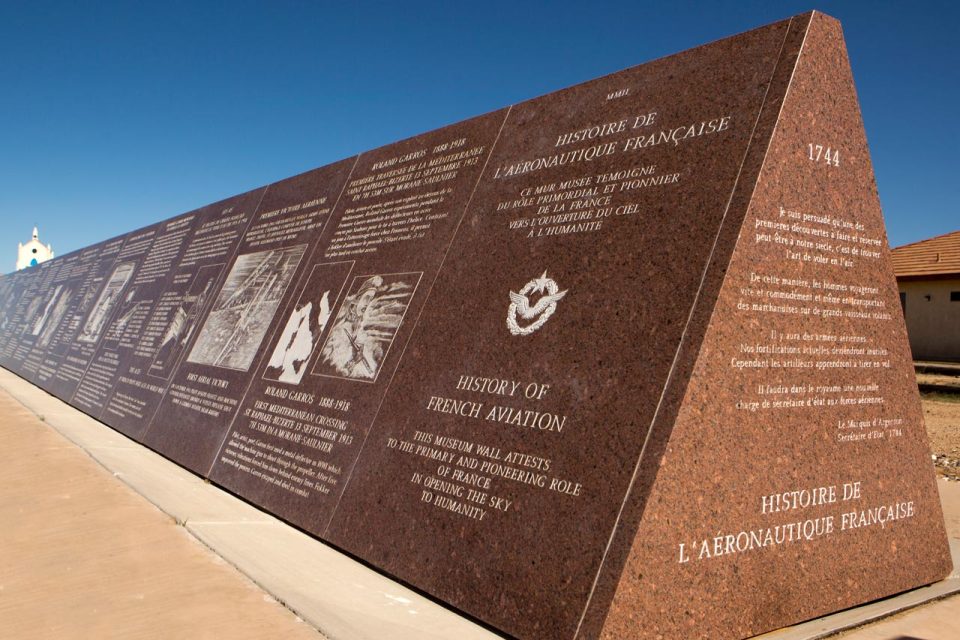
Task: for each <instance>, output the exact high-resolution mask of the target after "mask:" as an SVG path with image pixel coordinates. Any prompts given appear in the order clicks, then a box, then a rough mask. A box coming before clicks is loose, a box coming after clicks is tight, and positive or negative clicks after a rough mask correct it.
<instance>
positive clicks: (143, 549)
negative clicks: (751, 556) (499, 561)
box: [0, 369, 960, 640]
mask: <svg viewBox="0 0 960 640" xmlns="http://www.w3.org/2000/svg"><path fill="white" fill-rule="evenodd" d="M0 433H2V434H3V436H4V440H3V442H4V447H3V450H2V452H0V640H2V639H5V638H54V637H55V638H58V639H62V638H67V639H70V638H98V639H101V638H231V639H243V638H284V639H288V638H289V639H292V640H297V639H299V638H328V639H330V640H379V639H391V640H394V639H396V640H405V639H414V638H416V639H424V640H441V639H447V638H456V639H457V640H492V639H495V638H498V637H499V636H497V635H495V634H493V633H491V632H490V631H487V630H486V629H484V628H482V627H480V626H478V625H476V624H474V623H472V622H470V621H469V620H466V619H464V618H462V617H461V616H459V615H457V614H456V613H454V612H453V611H451V610H449V609H447V608H445V607H443V606H441V605H439V604H437V603H435V602H433V601H431V600H429V599H427V598H425V597H423V596H421V595H419V594H417V593H415V592H413V591H411V590H410V589H407V588H405V587H403V586H401V585H399V584H397V583H396V582H394V581H392V580H390V579H388V578H386V577H384V576H382V575H380V574H378V573H377V572H375V571H372V570H370V569H368V568H366V567H364V566H363V565H361V564H359V563H357V562H355V561H353V560H351V559H350V558H348V557H346V556H344V555H343V554H340V553H338V552H337V551H335V550H334V549H332V548H330V547H328V546H327V545H325V544H323V543H322V542H319V541H318V540H315V539H313V538H311V537H310V536H307V535H305V534H303V533H301V532H299V531H297V530H296V529H294V528H292V527H290V526H288V525H285V524H284V523H282V522H280V521H279V520H277V519H276V518H273V517H272V516H270V515H268V514H266V513H264V512H262V511H260V510H258V509H256V508H254V507H252V506H250V505H248V504H246V503H244V502H242V501H241V500H239V499H237V498H234V497H233V496H231V495H229V494H227V493H226V492H224V491H222V490H220V489H218V488H216V487H215V486H213V485H211V484H209V483H207V482H204V481H203V480H202V479H200V478H198V477H197V476H194V475H193V474H191V473H189V472H187V471H185V470H184V469H182V468H180V467H178V466H177V465H175V464H174V463H172V462H170V461H168V460H166V459H164V458H163V457H161V456H159V455H157V454H154V453H153V452H151V451H150V450H148V449H146V448H144V447H142V446H140V445H138V444H136V443H135V442H133V441H131V440H129V439H127V438H126V437H124V436H122V435H120V434H118V433H116V432H115V431H113V430H111V429H110V428H109V427H106V426H105V425H103V424H101V423H99V422H97V421H95V420H93V419H91V418H89V417H87V416H85V415H84V414H82V413H81V412H79V411H77V410H75V409H73V408H72V407H69V406H68V405H66V404H64V403H63V402H60V401H59V400H57V399H56V398H53V397H52V396H50V395H48V394H47V393H45V392H44V391H42V390H41V389H38V388H37V387H35V386H33V385H31V384H29V383H28V382H26V381H24V380H22V379H21V378H19V377H17V376H15V375H13V374H11V373H9V372H7V371H5V370H3V369H0ZM938 484H939V488H940V491H941V499H942V502H943V505H944V510H945V513H946V520H947V529H948V532H949V535H950V537H951V546H953V547H954V557H955V560H956V558H957V557H958V556H960V483H947V482H943V481H941V482H939V483H938ZM151 503H152V504H151ZM958 591H960V574H958V573H957V572H956V571H954V575H953V577H952V578H951V579H949V580H945V581H943V582H940V583H937V584H936V585H931V586H929V587H925V588H923V589H917V590H915V591H912V592H908V593H906V594H901V595H900V596H897V597H895V598H888V599H886V600H882V601H879V602H875V603H871V604H868V605H865V606H862V607H857V608H856V609H851V610H849V611H844V612H841V613H838V614H834V615H832V616H827V617H825V618H820V619H818V620H813V621H810V622H807V623H804V624H801V625H797V626H795V627H790V628H787V629H782V630H779V631H775V632H772V633H769V634H765V635H764V636H760V637H759V638H763V639H764V640H812V639H814V638H824V637H829V636H835V637H838V638H842V640H911V639H922V640H958V639H960V631H958V629H960V596H956V595H953V596H951V595H950V594H951V593H956V592H958ZM879 618H883V619H882V620H880V621H879V622H875V623H872V624H867V625H866V626H861V625H864V624H865V623H869V622H870V621H871V620H877V619H879ZM854 627H858V628H856V629H854V630H852V631H845V632H844V633H843V634H842V635H840V636H836V634H837V633H838V632H840V631H841V630H848V629H853V628H854Z"/></svg>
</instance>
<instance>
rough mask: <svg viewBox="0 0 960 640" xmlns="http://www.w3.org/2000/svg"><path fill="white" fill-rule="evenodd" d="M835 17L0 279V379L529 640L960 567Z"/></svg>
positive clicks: (423, 138) (827, 597)
mask: <svg viewBox="0 0 960 640" xmlns="http://www.w3.org/2000/svg"><path fill="white" fill-rule="evenodd" d="M897 300H898V298H897V290H896V285H895V280H894V277H893V273H892V270H891V267H890V262H889V249H888V243H887V240H886V236H885V231H884V227H883V219H882V215H881V211H880V206H879V201H878V198H877V193H876V187H875V184H874V179H873V172H872V168H871V164H870V158H869V153H868V150H867V145H866V139H865V135H864V130H863V125H862V122H861V118H860V112H859V107H858V104H857V98H856V94H855V90H854V85H853V80H852V76H851V73H850V68H849V63H848V61H847V57H846V51H845V47H844V43H843V37H842V33H841V30H840V26H839V24H838V23H837V22H836V21H835V20H833V19H832V18H829V17H827V16H824V15H823V14H819V13H810V14H805V15H801V16H796V17H794V18H791V19H789V20H784V21H782V22H778V23H775V24H772V25H769V26H766V27H763V28H760V29H756V30H754V31H750V32H748V33H745V34H742V35H739V36H735V37H732V38H728V39H725V40H721V41H718V42H715V43H712V44H709V45H705V46H702V47H698V48H696V49H692V50H690V51H686V52H683V53H680V54H677V55H674V56H670V57H667V58H663V59H660V60H656V61H653V62H650V63H647V64H644V65H641V66H638V67H634V68H631V69H628V70H626V71H622V72H620V73H616V74H613V75H610V76H606V77H603V78H600V79H598V80H594V81H591V82H587V83H584V84H581V85H577V86H575V87H571V88H569V89H565V90H562V91H558V92H556V93H552V94H549V95H546V96H543V97H540V98H536V99H533V100H529V101H527V102H523V103H520V104H516V105H513V106H511V107H509V108H506V109H502V110H500V111H495V112H492V113H489V114H486V115H483V116H480V117H477V118H473V119H471V120H467V121H464V122H462V123H458V124H454V125H451V126H448V127H444V128H442V129H438V130H436V131H432V132H430V133H426V134H423V135H420V136H417V137H414V138H411V139H408V140H404V141H401V142H398V143H395V144H391V145H387V146H385V147H382V148H379V149H376V150H374V151H370V152H366V153H362V154H360V155H358V156H356V157H353V158H349V159H346V160H343V161H341V162H337V163H334V164H332V165H329V166H326V167H322V168H320V169H316V170H314V171H310V172H307V173H304V174H302V175H299V176H295V177H293V178H290V179H287V180H283V181H280V182H278V183H275V184H271V185H268V186H266V187H262V188H259V189H256V190H253V191H250V192H247V193H244V194H241V195H239V196H236V197H233V198H230V199H228V200H225V201H223V202H219V203H216V204H212V205H209V206H206V207H203V208H201V209H198V210H196V211H193V212H190V213H186V214H183V215H181V216H179V217H176V218H173V219H171V220H168V221H164V222H160V223H157V224H155V225H151V226H149V227H146V228H144V229H140V230H137V231H133V232H130V233H128V234H125V235H123V236H120V237H117V238H114V239H111V240H108V241H105V242H103V243H100V244H98V245H94V246H92V247H88V248H86V249H82V250H80V251H76V252H74V253H71V254H69V255H66V256H62V257H58V258H56V259H55V260H52V261H50V262H46V263H43V264H41V265H39V266H37V267H33V268H31V269H27V270H24V271H20V272H16V273H13V274H9V275H6V276H4V277H3V278H2V279H0V365H2V366H4V367H5V368H7V369H9V370H11V371H13V372H15V373H17V374H18V375H20V376H22V377H24V378H26V379H28V380H30V381H32V382H33V383H35V384H37V385H38V386H40V387H42V388H44V389H46V390H47V391H49V392H50V393H52V394H54V395H56V396H57V397H59V398H61V399H63V400H65V401H67V402H69V403H70V404H72V405H73V406H75V407H77V408H78V409H81V410H82V411H84V412H86V413H88V414H89V415H91V416H93V417H95V418H97V419H99V420H101V421H102V422H104V423H106V424H108V425H110V426H111V427H113V428H115V429H117V430H118V431H121V432H122V433H124V434H126V435H127V436H129V437H131V438H133V439H135V440H137V441H139V442H142V443H143V444H145V445H147V446H149V447H151V448H153V449H154V450H156V451H158V452H160V453H162V454H164V455H165V456H168V457H169V458H171V459H172V460H174V461H176V462H178V463H180V464H182V465H183V466H185V467H187V468H189V469H191V470H192V471H194V472H195V473H197V474H200V475H202V476H204V477H207V478H209V479H210V480H211V481H213V482H215V483H217V484H219V485H220V486H222V487H224V488H226V489H228V490H229V491H232V492H234V493H236V494H238V495H240V496H243V497H244V498H246V499H248V500H250V501H251V502H253V503H255V504H258V505H260V506H261V507H263V508H264V509H266V510H267V511H270V512H272V513H274V514H276V515H278V516H279V517H281V518H283V519H285V520H287V521H289V522H291V523H293V524H296V525H297V526H299V527H302V528H303V529H305V530H307V531H309V532H311V533H313V534H314V535H316V536H317V537H319V538H320V539H322V540H325V541H327V542H329V543H331V544H333V545H336V546H337V547H339V548H341V549H343V550H345V551H347V552H349V553H351V554H353V555H355V556H357V557H359V558H361V559H363V560H364V561H366V562H368V563H370V564H372V565H374V566H376V567H378V568H379V569H381V570H382V571H384V572H386V573H388V574H390V575H392V576H395V577H397V578H399V579H401V580H403V581H405V582H407V583H409V584H411V585H412V586H414V587H416V588H418V589H421V590H422V591H424V592H426V593H427V594H430V595H432V596H434V597H436V598H438V599H440V600H441V601H443V602H446V603H448V604H450V605H451V606H453V607H455V608H457V609H459V610H461V611H464V612H466V613H468V614H469V615H471V616H474V617H475V618H477V619H479V620H481V621H483V622H485V623H487V624H489V625H490V626H491V627H493V628H495V629H498V630H500V631H502V632H504V633H507V634H510V635H513V636H517V637H521V638H625V637H631V638H634V637H635V638H648V637H649V638H653V637H704V638H740V637H747V636H750V635H754V634H757V633H760V632H763V631H766V630H769V629H774V628H777V627H782V626H786V625H788V624H791V623H795V622H799V621H801V620H805V619H809V618H812V617H816V616H819V615H823V614H825V613H828V612H831V611H835V610H838V609H843V608H846V607H850V606H853V605H856V604H858V603H861V602H865V601H869V600H873V599H876V598H880V597H883V596H885V595H889V594H892V593H896V592H899V591H903V590H906V589H909V588H912V587H916V586H919V585H923V584H927V583H930V582H933V581H936V580H938V579H940V578H942V577H944V576H945V575H946V574H947V573H948V572H949V570H950V557H949V552H948V548H947V544H946V536H945V532H944V526H943V517H942V513H941V511H940V506H939V501H938V498H937V490H936V486H935V482H934V475H933V470H932V467H931V464H930V458H929V455H928V453H929V451H928V445H927V441H926V435H925V431H924V426H923V421H922V415H921V411H920V405H919V399H918V395H917V390H916V384H915V382H914V379H913V372H912V366H911V359H910V352H909V347H908V344H907V340H906V334H905V330H904V323H903V318H902V314H901V311H900V307H899V304H898V302H897Z"/></svg>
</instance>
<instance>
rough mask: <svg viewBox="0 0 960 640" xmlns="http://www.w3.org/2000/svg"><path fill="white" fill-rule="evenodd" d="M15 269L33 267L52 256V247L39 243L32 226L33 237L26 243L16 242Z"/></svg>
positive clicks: (35, 230) (35, 229)
mask: <svg viewBox="0 0 960 640" xmlns="http://www.w3.org/2000/svg"><path fill="white" fill-rule="evenodd" d="M17 244H18V245H19V246H18V249H17V251H18V253H17V271H20V269H26V268H27V267H35V266H37V265H38V264H40V263H41V262H46V261H47V260H49V259H50V258H52V257H53V247H52V246H50V245H49V244H48V245H43V244H41V243H40V238H39V233H38V232H37V228H36V227H34V228H33V238H31V239H30V241H29V242H28V243H27V244H23V243H22V242H18V243H17Z"/></svg>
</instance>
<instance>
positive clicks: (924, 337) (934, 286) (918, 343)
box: [897, 277, 960, 361]
mask: <svg viewBox="0 0 960 640" xmlns="http://www.w3.org/2000/svg"><path fill="white" fill-rule="evenodd" d="M897 284H898V286H899V287H900V297H901V300H903V295H904V294H906V307H905V309H904V314H903V315H904V317H905V318H906V321H907V333H908V334H909V335H910V348H911V349H912V350H913V357H914V359H915V360H956V361H960V277H957V278H950V279H928V280H899V281H898V282H897ZM951 294H952V296H953V298H955V299H954V300H951ZM928 296H929V299H927V298H928Z"/></svg>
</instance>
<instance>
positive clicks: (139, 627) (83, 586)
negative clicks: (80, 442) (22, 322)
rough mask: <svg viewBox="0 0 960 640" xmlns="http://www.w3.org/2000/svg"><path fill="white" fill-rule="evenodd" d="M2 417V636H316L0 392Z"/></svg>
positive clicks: (179, 528) (0, 535)
mask: <svg viewBox="0 0 960 640" xmlns="http://www.w3.org/2000/svg"><path fill="white" fill-rule="evenodd" d="M0 425H2V431H3V454H2V458H3V463H2V464H0V523H2V525H0V637H2V638H19V639H24V638H58V639H61V640H62V639H66V638H158V637H167V638H233V639H239V638H250V639H251V640H253V639H259V638H290V639H291V640H294V639H297V640H299V639H304V640H306V639H308V638H310V639H313V640H316V639H318V638H320V637H321V636H320V634H318V633H317V632H316V630H314V628H313V627H311V626H310V625H308V624H305V623H304V622H302V621H301V620H300V619H299V618H297V617H296V616H295V615H294V614H293V613H292V612H291V611H290V610H289V609H286V608H284V607H283V606H282V605H281V604H279V603H278V602H276V600H274V599H273V598H271V597H270V596H268V595H266V594H265V593H264V592H263V591H262V590H261V589H260V588H258V587H257V586H256V585H255V584H253V583H252V582H251V581H250V580H248V579H247V578H245V577H244V576H243V575H242V574H240V573H239V572H238V571H237V570H236V569H234V568H233V567H231V566H229V565H227V564H226V563H225V562H224V561H223V560H222V559H221V558H220V557H219V556H217V555H215V554H213V553H210V550H209V549H207V548H205V547H204V546H203V545H201V544H200V543H199V542H198V541H197V540H196V539H195V538H193V537H192V536H191V535H189V534H188V533H187V532H186V531H185V530H184V529H183V527H179V526H177V524H176V522H175V521H174V520H173V519H172V518H170V517H169V516H167V515H165V514H164V513H162V512H161V511H159V510H158V509H156V508H155V507H154V506H153V505H151V504H150V503H148V502H147V501H145V500H144V499H143V498H142V497H140V496H139V495H137V494H136V493H135V492H134V491H133V490H132V489H130V488H129V487H127V486H126V485H124V484H122V483H120V482H117V481H116V479H114V478H113V477H112V476H111V475H110V474H109V473H108V472H107V471H106V470H105V469H104V468H103V467H101V466H100V465H98V464H97V463H96V462H94V461H93V460H91V459H90V457H89V456H87V455H86V454H85V453H84V452H83V451H82V450H81V449H79V448H77V447H76V446H75V445H74V444H73V443H71V442H69V441H67V440H66V439H65V438H64V437H63V436H61V435H60V434H58V433H57V432H55V431H54V430H52V429H50V428H49V427H48V426H47V425H45V424H43V423H42V422H40V420H38V419H37V417H36V416H35V415H34V414H33V413H31V412H29V411H28V410H27V409H26V408H24V407H23V406H22V405H21V404H19V403H18V402H16V401H15V400H13V399H12V398H11V397H10V396H9V395H8V394H7V393H5V392H3V391H0Z"/></svg>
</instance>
